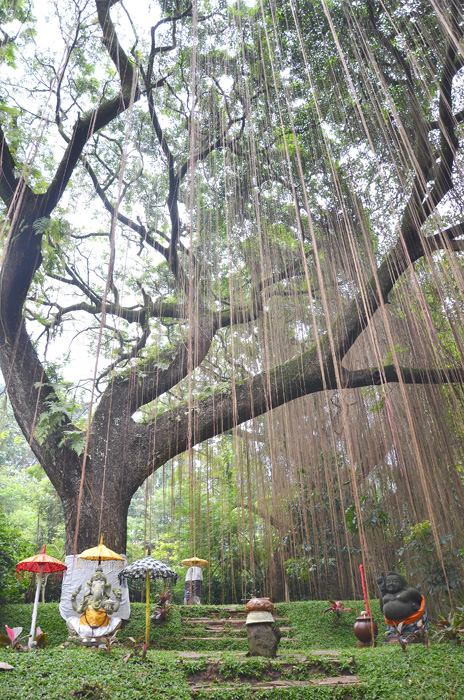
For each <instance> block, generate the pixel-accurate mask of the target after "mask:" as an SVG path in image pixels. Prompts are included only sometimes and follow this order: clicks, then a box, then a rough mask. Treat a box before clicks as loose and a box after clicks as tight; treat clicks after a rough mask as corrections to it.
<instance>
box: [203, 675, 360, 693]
mask: <svg viewBox="0 0 464 700" xmlns="http://www.w3.org/2000/svg"><path fill="white" fill-rule="evenodd" d="M360 685H362V684H361V682H360V680H359V678H358V676H329V677H327V678H312V679H310V680H307V681H290V680H278V681H262V682H259V681H258V682H256V683H250V684H248V683H247V689H249V690H251V692H253V693H257V692H258V691H262V690H276V689H280V688H304V687H311V686H312V687H314V686H318V687H324V686H325V687H331V688H337V687H347V686H351V687H353V686H354V687H356V686H360ZM238 688H243V683H231V684H227V685H226V684H221V686H220V690H221V694H223V693H224V691H227V690H230V691H231V692H234V691H235V690H237V689H238ZM215 690H218V686H217V685H209V684H197V683H195V684H191V685H190V692H191V693H192V695H196V694H197V693H199V692H200V691H203V692H206V693H211V692H214V691H215Z"/></svg>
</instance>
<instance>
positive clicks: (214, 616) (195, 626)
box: [179, 607, 362, 700]
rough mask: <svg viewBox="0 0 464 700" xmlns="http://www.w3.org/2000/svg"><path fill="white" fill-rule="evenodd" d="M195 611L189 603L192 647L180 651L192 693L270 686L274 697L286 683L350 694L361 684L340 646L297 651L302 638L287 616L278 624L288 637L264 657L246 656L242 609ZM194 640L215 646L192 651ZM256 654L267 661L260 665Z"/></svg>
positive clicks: (187, 619)
mask: <svg viewBox="0 0 464 700" xmlns="http://www.w3.org/2000/svg"><path fill="white" fill-rule="evenodd" d="M192 612H193V611H192V608H189V614H188V615H185V616H184V617H183V620H182V623H183V626H184V630H185V636H184V638H183V641H184V649H187V650H186V651H180V652H179V663H182V664H183V667H184V670H185V672H186V675H187V682H188V684H189V687H190V690H191V693H192V696H193V697H194V696H195V695H197V694H198V693H200V692H201V693H206V694H207V695H208V697H210V698H211V700H213V698H214V694H215V692H218V693H219V695H220V697H221V698H223V697H226V696H227V694H228V692H227V691H230V696H231V698H232V697H234V691H237V689H245V688H246V691H247V694H248V695H249V697H252V696H253V695H254V694H255V693H258V692H259V691H263V690H267V691H269V692H268V695H267V696H266V697H269V698H272V696H273V694H274V693H273V692H272V691H275V692H276V693H277V692H278V691H279V690H282V689H284V688H304V687H321V688H322V687H331V688H334V689H340V688H346V689H347V695H346V696H345V695H343V697H346V698H349V697H350V693H349V688H354V687H356V688H357V687H359V686H361V685H362V684H361V683H360V681H359V678H358V677H357V676H356V675H354V663H352V664H347V663H346V659H345V660H344V662H343V663H342V662H341V661H340V659H339V654H338V652H337V651H334V650H330V649H327V650H317V651H311V653H300V652H298V651H297V649H298V644H299V642H298V639H296V638H295V637H294V632H293V629H292V627H291V625H290V624H289V620H288V618H284V617H279V616H275V620H276V624H277V625H278V626H279V628H280V630H281V632H282V633H283V634H285V635H286V636H283V637H282V639H281V645H280V646H279V650H278V652H279V653H278V654H277V657H276V658H275V659H264V658H263V657H247V655H246V654H247V651H246V650H247V639H246V628H245V618H246V613H245V611H244V609H243V608H241V609H240V608H236V607H233V608H232V607H225V608H222V609H218V610H214V611H212V612H211V614H210V615H209V616H208V617H205V616H202V617H194V616H192ZM195 642H201V646H202V647H203V649H205V647H206V649H207V648H208V646H209V645H211V650H210V651H208V650H202V651H193V650H191V651H188V649H192V647H194V645H195ZM231 648H232V649H233V650H230V649H231ZM228 649H229V651H228ZM294 649H295V651H294ZM231 659H232V662H231ZM257 659H260V660H262V664H261V666H259V667H257V666H256V660H257ZM253 662H255V663H253ZM231 663H232V666H231ZM189 666H191V671H189ZM231 669H232V670H231ZM336 692H339V690H338V691H336ZM224 693H226V695H224Z"/></svg>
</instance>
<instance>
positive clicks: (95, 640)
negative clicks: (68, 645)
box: [66, 611, 122, 647]
mask: <svg viewBox="0 0 464 700" xmlns="http://www.w3.org/2000/svg"><path fill="white" fill-rule="evenodd" d="M94 612H96V611H94ZM88 616H89V615H88V613H87V615H82V616H81V617H69V618H68V619H67V620H66V627H67V628H68V632H69V637H68V642H76V643H77V644H80V645H82V646H89V647H94V646H97V647H98V646H106V645H105V640H104V639H103V638H104V637H112V636H113V635H114V634H115V632H117V630H118V629H119V628H120V627H121V624H122V619H121V618H120V617H108V615H106V613H105V619H104V620H102V623H103V624H99V625H98V626H96V625H92V624H88V623H89V622H93V620H88V619H87V617H88Z"/></svg>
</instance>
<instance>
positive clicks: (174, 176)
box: [0, 0, 464, 553]
mask: <svg viewBox="0 0 464 700" xmlns="http://www.w3.org/2000/svg"><path fill="white" fill-rule="evenodd" d="M2 8H3V9H2V10H1V12H2V14H1V17H0V19H1V22H2V40H1V47H0V51H1V57H2V61H3V67H2V71H3V73H2V81H1V88H0V160H1V163H0V165H1V168H0V197H1V199H2V202H3V221H4V223H3V234H4V247H3V259H2V269H1V273H0V366H1V369H2V372H3V375H4V378H5V382H6V385H7V390H8V394H9V397H10V400H11V403H12V406H13V410H14V413H15V417H16V419H17V421H18V424H19V425H20V427H21V430H22V431H23V433H24V435H25V436H26V438H27V440H28V441H29V443H30V445H31V448H32V450H33V452H34V454H35V455H36V457H37V459H38V461H39V462H40V464H41V465H42V467H43V469H44V470H45V472H46V474H47V475H48V476H49V478H50V480H51V482H52V484H53V485H54V487H55V488H56V490H57V492H58V494H59V496H60V498H61V501H62V503H63V509H64V515H65V521H66V548H67V551H68V553H72V551H73V550H74V548H75V547H77V548H79V549H83V548H85V547H87V546H90V545H91V544H93V543H95V541H96V540H97V538H98V536H99V534H100V532H102V531H104V532H105V542H106V543H107V544H108V545H109V546H110V547H112V548H113V549H114V548H116V549H118V550H119V551H125V547H126V522H127V513H128V508H129V505H130V501H131V498H132V496H133V494H134V493H135V492H136V490H137V489H138V488H139V487H140V485H141V484H142V483H143V482H144V480H145V479H146V478H147V476H148V475H149V474H151V473H153V472H154V471H156V470H157V469H159V468H160V467H161V466H163V465H164V464H166V463H167V462H168V460H170V459H172V458H173V457H175V456H176V455H178V454H180V453H182V452H184V451H185V450H187V451H189V454H191V450H192V447H193V446H194V445H195V444H198V443H200V442H202V441H204V440H206V439H208V438H213V437H215V436H217V435H220V434H222V433H224V432H226V431H228V430H231V429H234V428H236V427H237V426H238V425H241V424H244V423H246V422H247V421H251V420H253V419H256V417H257V416H260V415H262V414H265V413H269V412H271V417H272V416H273V415H274V413H273V412H274V410H275V409H278V408H279V407H281V406H283V405H286V404H288V403H289V402H291V401H294V400H296V399H298V400H301V399H302V397H305V396H308V395H311V394H320V395H321V396H323V397H325V398H324V400H327V401H328V400H329V398H328V397H333V396H334V392H336V395H337V400H338V401H339V402H340V415H341V416H342V419H341V422H342V433H343V448H342V447H341V446H340V441H341V440H342V438H340V439H339V440H338V444H337V438H334V439H333V450H334V451H338V450H341V449H342V450H343V452H344V453H345V457H346V462H347V463H349V464H351V465H352V468H351V471H350V474H349V477H348V478H349V479H351V480H352V484H351V488H352V497H353V502H354V508H355V511H356V513H357V516H358V523H359V522H361V521H362V518H363V501H362V498H361V495H360V493H359V487H358V483H357V479H358V477H359V470H361V475H360V478H363V474H362V468H363V467H362V460H363V454H364V460H365V461H367V457H366V455H367V454H368V453H369V460H370V462H371V463H370V465H369V466H370V468H371V469H372V470H373V471H372V473H375V467H378V466H379V465H380V464H381V463H383V464H386V465H389V466H390V467H391V465H392V463H393V461H395V465H396V464H397V463H398V464H399V465H400V468H399V471H400V472H401V474H403V472H402V471H401V470H402V469H403V467H404V463H405V461H408V459H410V460H412V461H414V464H415V467H414V469H413V467H412V466H410V467H409V468H410V470H411V474H412V473H413V472H414V479H415V478H416V476H417V481H418V482H420V496H418V495H417V494H416V493H412V491H411V490H410V484H409V483H408V478H407V477H406V476H404V475H403V477H404V484H406V485H405V486H404V488H406V493H408V494H409V495H408V497H409V499H410V501H411V502H413V501H414V502H415V501H416V500H417V501H420V502H421V503H423V505H424V507H423V512H422V517H425V515H427V513H428V512H429V511H434V509H435V505H436V504H435V501H434V496H433V493H434V492H436V494H437V500H438V498H439V497H440V494H441V492H442V491H441V489H442V488H443V489H445V490H446V489H448V488H451V487H450V486H449V484H452V488H453V489H454V490H455V491H454V492H455V493H456V494H457V495H456V503H458V502H459V501H460V499H461V498H462V492H460V491H459V489H462V484H461V481H460V473H459V472H458V470H457V468H456V465H457V464H458V463H459V462H460V459H461V456H462V455H461V453H460V450H459V448H458V447H456V445H457V444H458V442H459V441H455V440H454V437H456V435H457V432H456V429H455V428H454V427H453V429H451V428H450V423H449V422H448V423H447V425H445V424H446V422H447V421H451V420H452V418H451V417H450V416H446V415H445V410H444V409H443V406H448V407H452V408H455V409H456V411H459V412H460V411H462V397H461V394H460V389H459V387H460V385H461V384H462V382H463V377H464V375H463V365H462V311H463V308H462V282H463V277H462V259H461V250H462V248H463V241H462V238H461V237H462V235H463V234H464V228H463V226H464V222H463V214H462V194H463V188H462V178H461V166H462V153H461V150H462V137H461V124H462V121H463V119H464V104H462V102H463V97H464V94H463V85H464V83H463V79H462V68H463V67H464V54H463V51H462V42H461V40H462V31H463V30H462V27H463V26H464V25H463V22H462V20H463V17H462V3H460V2H456V1H454V2H451V3H446V6H444V7H443V6H442V4H437V3H435V2H429V1H428V0H427V1H426V0H418V1H417V2H414V3H406V4H405V3H399V2H397V1H396V0H389V1H388V2H377V1H376V0H363V1H361V2H356V3H349V2H344V1H343V0H340V1H338V0H336V1H330V2H329V1H328V0H303V1H302V2H297V3H295V2H293V0H288V2H287V1H283V2H274V1H271V2H269V3H260V4H257V5H254V4H252V3H250V4H243V3H241V2H236V3H235V2H230V3H226V2H223V1H222V0H211V1H206V0H205V1H202V2H195V3H193V4H190V3H189V2H184V1H183V0H175V1H174V2H171V1H168V2H163V3H159V4H158V3H155V2H145V3H138V4H137V8H136V9H134V8H129V7H126V6H125V5H124V3H123V2H120V1H119V0H72V1H71V0H57V1H56V2H54V3H51V2H50V3H43V2H41V3H34V2H33V1H32V0H31V2H26V1H24V0H23V1H21V0H18V2H15V3H13V4H11V5H10V4H8V3H2ZM44 8H45V10H44ZM47 13H49V14H48V15H47ZM56 348H57V349H56ZM87 348H88V351H89V353H90V356H91V357H92V358H93V360H92V362H88V363H87V361H86V352H87ZM73 356H74V358H75V359H74V360H73V362H72V363H71V367H72V374H71V373H70V372H68V375H66V368H67V367H68V365H69V363H70V361H71V358H72V357H73ZM78 375H79V377H78V378H77V379H76V377H77V376H78ZM391 384H396V385H398V386H399V388H400V391H399V395H398V398H397V404H398V406H397V408H395V407H392V401H391V394H390V393H389V385H391ZM408 385H411V386H412V387H413V390H414V391H415V392H416V393H415V394H414V395H415V397H416V398H415V401H416V404H415V406H416V409H415V411H412V409H411V407H410V406H411V404H410V401H411V398H410V397H411V392H410V391H409V389H408ZM435 385H438V386H439V387H440V388H439V390H437V391H431V392H429V393H420V392H418V391H417V389H418V386H426V387H430V386H435ZM362 387H378V389H376V390H375V392H376V393H372V394H371V395H367V394H366V395H365V396H366V399H365V403H366V404H369V411H370V415H371V418H370V421H371V423H370V426H369V425H367V424H366V425H365V427H364V429H361V428H359V423H358V428H357V430H358V432H356V429H355V427H354V425H355V424H354V422H353V421H352V419H351V418H350V415H349V413H350V412H349V397H350V396H351V394H350V392H352V391H354V390H355V389H359V388H362ZM440 392H441V393H440ZM446 392H448V393H446ZM417 397H419V398H417ZM330 400H331V399H330ZM374 404H376V406H377V407H378V410H377V409H376V408H375V406H374ZM380 404H381V405H380ZM298 405H299V406H300V407H301V412H302V414H303V415H305V414H306V413H307V412H308V411H312V410H315V409H314V407H311V405H309V404H308V403H305V402H304V401H300V403H299V404H298ZM379 406H380V407H379ZM376 410H377V414H376ZM324 411H325V414H326V415H328V413H329V412H330V406H329V409H327V408H324V409H321V413H320V414H318V420H319V424H322V422H323V416H324ZM395 411H397V413H396V416H397V420H398V421H399V422H401V424H402V426H404V427H403V432H402V433H401V431H400V432H398V428H397V427H396V423H395V417H394V416H395ZM419 413H421V414H422V416H421V420H422V421H424V420H425V419H424V416H428V417H429V422H428V424H427V425H428V427H429V429H430V430H431V431H432V432H433V431H434V430H438V428H437V427H436V426H437V425H438V423H437V422H435V423H434V420H435V419H436V421H438V419H439V420H440V421H441V423H440V431H441V432H440V436H441V437H440V440H443V441H444V442H445V443H446V441H447V438H449V436H450V435H451V433H453V435H454V437H453V440H448V443H447V445H448V446H447V448H446V449H447V450H448V452H449V455H448V456H447V460H448V461H447V464H448V465H449V469H448V468H447V472H446V473H447V476H446V478H447V479H449V482H446V483H447V484H448V485H447V486H444V485H443V484H442V485H438V481H434V479H438V477H430V475H429V473H428V472H426V471H424V464H425V463H426V462H427V460H429V461H430V459H431V458H430V454H431V453H432V452H433V450H432V448H431V447H430V448H429V443H428V442H426V441H423V439H422V438H423V435H421V431H422V429H423V426H424V425H425V423H424V422H422V423H421V422H420V421H419V419H418V418H417V415H418V414H419ZM379 414H381V416H382V435H383V436H385V434H386V433H388V439H385V440H384V442H383V443H382V448H379V450H378V452H382V454H378V453H376V451H375V450H376V447H375V445H374V443H375V441H376V439H377V438H376V435H378V434H380V433H376V430H377V428H376V427H375V425H374V424H373V419H372V416H374V415H379ZM315 415H316V413H315ZM392 416H393V417H392ZM297 422H298V421H297V420H295V425H296V423H297ZM431 426H434V427H431ZM379 430H380V428H379ZM400 433H401V435H402V436H404V435H406V438H405V440H406V446H405V448H404V450H405V451H404V452H403V453H402V452H401V450H400V446H399V445H398V439H397V437H398V435H399V434H400ZM288 434H290V433H288ZM369 434H370V436H371V439H373V442H372V443H370V444H372V445H374V446H373V447H372V448H369V449H366V450H363V447H362V446H363V444H365V442H364V441H365V440H367V439H368V438H367V437H366V436H367V435H369ZM270 439H271V440H272V435H271V437H270ZM377 443H378V439H377ZM431 444H432V440H431V441H430V445H431ZM437 444H438V441H437ZM407 449H409V450H410V453H408V455H407V456H405V455H406V450H407ZM393 452H394V453H395V456H394V457H393V456H392V455H393ZM434 459H435V457H434ZM190 460H192V457H191V456H190ZM288 461H289V462H290V461H291V459H290V457H289V458H288ZM432 462H433V460H432ZM355 464H357V465H361V466H360V467H359V468H358V472H356V469H355ZM284 471H285V469H284ZM366 473H367V472H366ZM326 477H327V473H326ZM381 478H382V477H381V476H379V477H377V476H372V475H370V476H369V483H370V484H371V485H376V484H378V483H379V481H376V479H381ZM398 478H400V477H398ZM404 484H403V485H404ZM373 488H374V486H373ZM386 488H387V490H388V487H386ZM408 489H409V491H408ZM303 490H304V489H303ZM303 490H299V493H300V496H298V498H300V497H301V493H303ZM296 491H298V489H297V488H296V487H295V492H296ZM431 494H432V495H431ZM296 498H297V497H296ZM298 498H297V500H298ZM329 502H330V503H331V508H332V505H333V504H332V502H331V497H330V496H329ZM414 507H416V506H414ZM438 507H440V506H437V508H438ZM443 510H444V511H448V512H449V513H450V515H449V518H450V520H452V519H453V518H454V517H456V516H457V512H458V509H457V505H455V504H454V505H449V504H445V505H444V506H443ZM332 513H333V514H334V513H335V506H334V508H333V509H332ZM437 517H440V518H441V512H440V514H437ZM361 535H362V532H361Z"/></svg>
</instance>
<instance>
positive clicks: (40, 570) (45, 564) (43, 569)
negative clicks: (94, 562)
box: [16, 545, 67, 648]
mask: <svg viewBox="0 0 464 700" xmlns="http://www.w3.org/2000/svg"><path fill="white" fill-rule="evenodd" d="M45 547H46V545H44V548H43V550H42V551H41V553H40V554H35V555H34V556H33V557H28V558H27V559H23V560H22V561H20V562H19V564H16V574H18V572H19V571H29V572H30V573H32V574H39V576H38V579H37V588H36V591H35V599H34V608H33V611H32V624H31V633H30V635H29V642H28V646H29V648H32V647H33V645H34V633H35V623H36V620H37V608H38V606H39V594H40V586H41V583H42V574H52V573H56V572H58V571H64V570H65V569H66V568H67V567H66V565H65V564H63V562H62V561H60V560H59V559H55V557H50V556H49V555H48V554H45Z"/></svg>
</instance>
